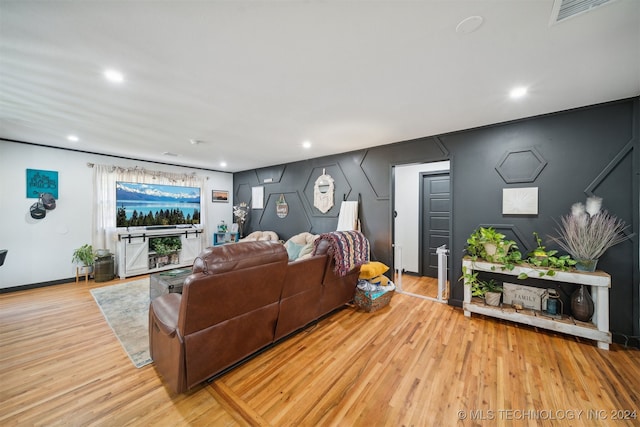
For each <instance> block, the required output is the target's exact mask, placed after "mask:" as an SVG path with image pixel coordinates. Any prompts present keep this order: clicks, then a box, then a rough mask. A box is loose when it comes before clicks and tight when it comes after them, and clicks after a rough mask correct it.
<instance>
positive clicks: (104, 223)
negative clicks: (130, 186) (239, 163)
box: [89, 164, 208, 254]
mask: <svg viewBox="0 0 640 427" xmlns="http://www.w3.org/2000/svg"><path fill="white" fill-rule="evenodd" d="M89 166H93V221H92V224H93V230H92V236H93V238H92V245H93V247H94V249H109V251H111V253H113V254H115V253H116V244H117V239H118V236H117V234H116V181H126V182H137V183H154V184H164V185H185V186H189V187H200V197H201V203H200V212H201V214H200V223H201V224H200V225H201V227H202V228H203V229H204V233H205V236H206V235H208V232H207V228H206V218H207V212H206V209H207V203H206V202H205V200H204V197H205V195H204V188H205V185H204V184H205V180H204V178H202V177H199V176H197V175H196V174H179V173H170V172H158V171H150V170H146V169H144V168H139V167H132V168H123V167H118V166H112V165H98V164H94V165H89Z"/></svg>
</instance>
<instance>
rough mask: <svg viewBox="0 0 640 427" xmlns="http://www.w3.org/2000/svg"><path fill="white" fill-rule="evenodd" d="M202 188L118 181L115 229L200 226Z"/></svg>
mask: <svg viewBox="0 0 640 427" xmlns="http://www.w3.org/2000/svg"><path fill="white" fill-rule="evenodd" d="M200 208H201V206H200V188H199V187H186V186H179V185H161V184H140V183H135V182H123V181H118V182H116V226H117V227H144V226H172V225H179V224H200V211H201V209H200Z"/></svg>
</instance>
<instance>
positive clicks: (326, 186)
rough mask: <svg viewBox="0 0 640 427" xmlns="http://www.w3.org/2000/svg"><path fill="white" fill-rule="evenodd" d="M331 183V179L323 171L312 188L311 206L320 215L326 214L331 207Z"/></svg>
mask: <svg viewBox="0 0 640 427" xmlns="http://www.w3.org/2000/svg"><path fill="white" fill-rule="evenodd" d="M333 182H334V181H333V178H331V176H330V175H327V174H326V171H325V170H324V169H323V170H322V175H320V176H319V177H318V179H316V182H315V185H314V186H313V206H315V207H316V208H318V210H319V211H320V212H322V213H327V212H328V211H329V209H331V208H332V207H333V191H334V185H333Z"/></svg>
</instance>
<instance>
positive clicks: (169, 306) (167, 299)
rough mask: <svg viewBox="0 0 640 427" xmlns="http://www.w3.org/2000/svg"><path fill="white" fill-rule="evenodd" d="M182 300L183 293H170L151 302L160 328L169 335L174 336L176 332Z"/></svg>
mask: <svg viewBox="0 0 640 427" xmlns="http://www.w3.org/2000/svg"><path fill="white" fill-rule="evenodd" d="M181 301H182V295H180V294H178V293H170V294H166V295H162V296H160V297H158V298H156V299H155V300H153V301H152V302H151V310H152V311H153V314H154V315H155V320H156V324H157V325H158V328H159V329H160V331H162V333H163V334H165V335H167V336H169V337H173V336H174V335H175V334H176V328H177V326H178V313H179V312H180V302H181Z"/></svg>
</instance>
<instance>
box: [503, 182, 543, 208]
mask: <svg viewBox="0 0 640 427" xmlns="http://www.w3.org/2000/svg"><path fill="white" fill-rule="evenodd" d="M502 214H503V215H537V214H538V187H527V188H503V189H502Z"/></svg>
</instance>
